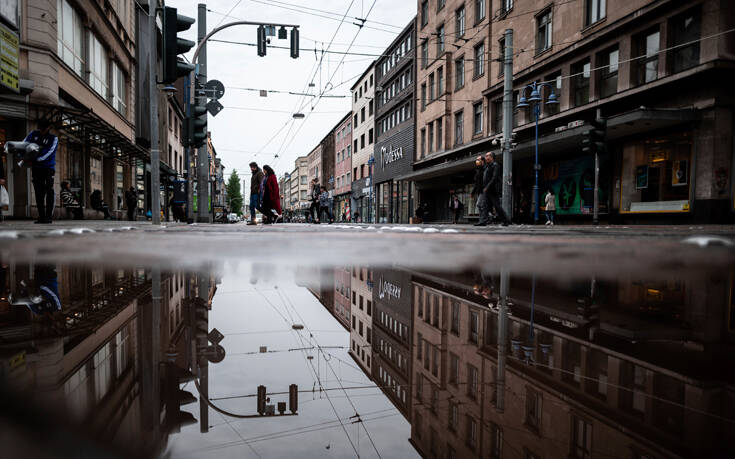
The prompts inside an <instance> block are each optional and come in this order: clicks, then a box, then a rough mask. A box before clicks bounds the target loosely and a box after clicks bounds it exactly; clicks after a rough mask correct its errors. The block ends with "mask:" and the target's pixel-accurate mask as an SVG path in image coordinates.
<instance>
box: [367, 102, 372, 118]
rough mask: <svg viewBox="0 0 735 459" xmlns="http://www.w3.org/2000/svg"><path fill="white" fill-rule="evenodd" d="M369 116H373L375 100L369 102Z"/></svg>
mask: <svg viewBox="0 0 735 459" xmlns="http://www.w3.org/2000/svg"><path fill="white" fill-rule="evenodd" d="M368 116H373V101H372V100H370V101H369V102H368Z"/></svg>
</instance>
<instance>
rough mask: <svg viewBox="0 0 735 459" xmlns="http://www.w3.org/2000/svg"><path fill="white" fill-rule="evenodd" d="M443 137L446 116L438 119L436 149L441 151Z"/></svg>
mask: <svg viewBox="0 0 735 459" xmlns="http://www.w3.org/2000/svg"><path fill="white" fill-rule="evenodd" d="M443 137H444V118H438V119H437V120H436V151H441V149H442V138H443Z"/></svg>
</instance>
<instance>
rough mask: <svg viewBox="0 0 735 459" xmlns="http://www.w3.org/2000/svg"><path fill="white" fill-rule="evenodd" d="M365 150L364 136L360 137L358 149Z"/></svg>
mask: <svg viewBox="0 0 735 459" xmlns="http://www.w3.org/2000/svg"><path fill="white" fill-rule="evenodd" d="M363 148H365V134H362V135H360V149H363Z"/></svg>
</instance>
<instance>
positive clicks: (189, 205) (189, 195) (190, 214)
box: [184, 75, 194, 223]
mask: <svg viewBox="0 0 735 459" xmlns="http://www.w3.org/2000/svg"><path fill="white" fill-rule="evenodd" d="M190 80H191V76H190V75H187V76H186V77H185V79H184V99H185V105H186V117H187V118H189V116H190V115H191V101H190V100H189V91H190V90H191V89H190V87H189V83H190ZM190 135H191V133H190ZM184 155H185V157H186V221H187V223H191V222H193V221H194V189H193V187H194V178H193V173H194V170H193V168H192V167H191V146H187V147H186V148H185V149H184Z"/></svg>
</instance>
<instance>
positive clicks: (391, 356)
mask: <svg viewBox="0 0 735 459" xmlns="http://www.w3.org/2000/svg"><path fill="white" fill-rule="evenodd" d="M373 278H374V279H375V286H374V288H373V296H372V298H373V304H374V305H375V311H374V313H373V321H372V324H373V371H372V377H373V379H374V380H375V381H376V382H377V384H378V385H379V386H381V388H382V390H383V392H385V394H387V395H388V397H389V398H390V399H391V401H392V402H393V403H394V404H395V405H396V407H397V408H398V409H399V411H401V413H402V414H403V415H404V416H405V417H406V418H407V419H411V405H412V403H411V384H412V381H413V377H412V368H411V366H412V365H411V364H412V362H413V359H412V357H411V346H412V339H411V336H412V324H413V320H412V317H411V306H412V305H411V301H412V298H413V291H412V289H411V277H410V275H409V274H408V273H406V272H403V271H394V270H376V271H374V273H373Z"/></svg>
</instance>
